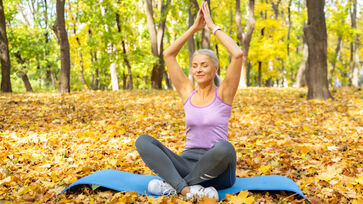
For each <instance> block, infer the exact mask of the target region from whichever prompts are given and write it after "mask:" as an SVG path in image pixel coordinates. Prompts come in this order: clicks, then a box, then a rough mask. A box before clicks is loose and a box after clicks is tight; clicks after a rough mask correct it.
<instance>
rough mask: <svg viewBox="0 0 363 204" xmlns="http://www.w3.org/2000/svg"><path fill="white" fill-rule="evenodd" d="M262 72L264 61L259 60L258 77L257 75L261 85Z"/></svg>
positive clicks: (258, 83) (258, 82)
mask: <svg viewBox="0 0 363 204" xmlns="http://www.w3.org/2000/svg"><path fill="white" fill-rule="evenodd" d="M261 72H262V62H261V61H258V77H257V85H258V86H259V87H261Z"/></svg>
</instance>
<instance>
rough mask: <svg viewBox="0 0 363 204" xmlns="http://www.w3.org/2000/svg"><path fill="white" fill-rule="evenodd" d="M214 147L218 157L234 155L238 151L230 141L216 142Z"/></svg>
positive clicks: (223, 157)
mask: <svg viewBox="0 0 363 204" xmlns="http://www.w3.org/2000/svg"><path fill="white" fill-rule="evenodd" d="M213 149H214V150H215V154H216V157H219V158H221V159H226V158H229V157H234V156H235V155H236V151H235V149H234V147H233V145H232V144H231V143H230V142H228V141H221V142H218V143H216V144H215V145H214V147H213Z"/></svg>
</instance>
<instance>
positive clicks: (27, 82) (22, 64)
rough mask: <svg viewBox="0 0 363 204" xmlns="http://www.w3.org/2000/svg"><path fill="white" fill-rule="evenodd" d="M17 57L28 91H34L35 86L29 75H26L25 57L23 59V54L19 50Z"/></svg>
mask: <svg viewBox="0 0 363 204" xmlns="http://www.w3.org/2000/svg"><path fill="white" fill-rule="evenodd" d="M14 55H15V57H16V60H17V62H18V63H19V64H20V65H21V66H22V70H21V71H20V76H21V79H22V80H23V82H24V86H25V89H26V91H27V92H33V88H32V86H31V84H30V82H29V78H28V76H27V75H26V72H25V66H24V64H25V59H23V58H22V57H21V55H20V54H19V52H16V53H15V54H14Z"/></svg>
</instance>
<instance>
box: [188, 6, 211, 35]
mask: <svg viewBox="0 0 363 204" xmlns="http://www.w3.org/2000/svg"><path fill="white" fill-rule="evenodd" d="M205 25H207V27H208V29H209V30H211V31H212V30H213V28H214V27H215V25H214V23H213V20H212V17H211V16H210V11H209V7H208V2H207V1H203V2H202V5H201V6H200V9H199V11H198V14H197V18H196V19H195V21H194V24H193V27H194V29H195V31H199V30H202V29H203V28H204V27H205Z"/></svg>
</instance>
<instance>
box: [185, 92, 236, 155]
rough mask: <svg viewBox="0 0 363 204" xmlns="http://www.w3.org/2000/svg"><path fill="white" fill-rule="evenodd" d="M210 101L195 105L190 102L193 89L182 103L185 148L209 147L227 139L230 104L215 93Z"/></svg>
mask: <svg viewBox="0 0 363 204" xmlns="http://www.w3.org/2000/svg"><path fill="white" fill-rule="evenodd" d="M217 91H218V87H217V88H216V92H215V97H214V100H213V102H212V103H210V104H208V105H206V106H201V107H199V106H195V105H193V104H192V102H191V98H192V96H193V95H194V94H195V92H197V90H194V91H193V92H192V94H191V95H190V96H189V98H188V100H187V101H186V102H185V103H184V112H185V124H186V134H187V138H186V143H185V149H186V150H187V149H191V148H204V149H210V148H212V147H213V145H214V144H216V143H217V142H220V141H224V140H227V139H228V120H229V117H230V116H231V112H232V106H231V105H229V104H227V103H225V102H223V101H222V99H220V98H219V97H218V95H217Z"/></svg>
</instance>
